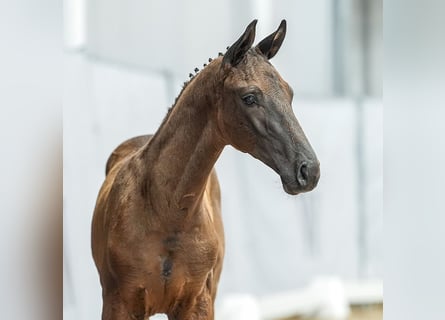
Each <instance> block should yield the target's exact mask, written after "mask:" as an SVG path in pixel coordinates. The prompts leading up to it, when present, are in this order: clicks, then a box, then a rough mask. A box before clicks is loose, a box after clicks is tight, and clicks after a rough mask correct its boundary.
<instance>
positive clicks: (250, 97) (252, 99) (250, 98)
mask: <svg viewBox="0 0 445 320" xmlns="http://www.w3.org/2000/svg"><path fill="white" fill-rule="evenodd" d="M243 101H244V103H245V104H247V105H251V104H254V103H255V96H254V95H253V94H248V95H247V96H245V97H243Z"/></svg>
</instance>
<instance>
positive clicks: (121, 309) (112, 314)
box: [102, 292, 145, 320]
mask: <svg viewBox="0 0 445 320" xmlns="http://www.w3.org/2000/svg"><path fill="white" fill-rule="evenodd" d="M128 307H129V306H128V304H126V303H125V301H124V300H123V299H122V297H121V296H120V294H119V292H114V293H108V294H104V296H103V307H102V320H144V318H145V312H144V310H143V309H142V310H137V311H136V312H135V310H129V308H128ZM130 309H133V308H130Z"/></svg>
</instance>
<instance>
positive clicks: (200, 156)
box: [141, 65, 224, 210]
mask: <svg viewBox="0 0 445 320" xmlns="http://www.w3.org/2000/svg"><path fill="white" fill-rule="evenodd" d="M206 69H208V70H206ZM206 69H204V70H203V71H202V72H201V73H200V74H198V75H197V76H196V78H195V79H193V80H192V81H191V82H190V83H189V84H188V85H187V87H186V88H185V89H184V91H183V92H182V93H181V95H180V96H179V98H178V100H177V101H176V104H175V106H174V107H173V109H172V110H171V112H170V114H169V115H168V117H167V119H166V120H165V121H164V123H163V124H162V125H161V127H160V128H159V129H158V131H157V132H156V134H155V135H154V136H153V138H152V141H150V143H149V144H148V145H147V146H145V148H144V149H143V150H142V152H141V155H142V157H143V158H144V159H143V161H142V163H144V164H145V165H146V169H145V170H144V171H145V172H147V179H146V180H145V181H144V182H143V183H147V187H148V190H149V192H150V193H151V196H154V197H156V199H158V200H157V201H156V202H157V203H158V205H161V207H162V208H159V209H165V206H168V207H169V209H181V210H193V208H194V207H195V206H196V204H197V203H198V202H199V201H200V200H201V199H202V195H203V193H204V190H205V186H206V183H207V179H208V177H209V175H210V173H211V171H212V169H213V166H214V164H215V162H216V160H217V159H218V157H219V155H220V153H221V151H222V150H223V148H224V143H223V140H222V139H221V138H220V137H221V135H220V134H219V132H218V129H217V127H218V126H217V124H216V120H215V119H216V104H217V103H218V98H217V97H216V95H215V86H214V84H215V81H214V75H215V74H216V72H214V71H216V70H211V69H212V68H211V67H210V65H209V66H208V67H207V68H206ZM212 71H213V72H212Z"/></svg>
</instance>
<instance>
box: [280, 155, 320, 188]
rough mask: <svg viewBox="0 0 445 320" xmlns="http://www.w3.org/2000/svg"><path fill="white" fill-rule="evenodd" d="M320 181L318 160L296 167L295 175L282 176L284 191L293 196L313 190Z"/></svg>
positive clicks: (300, 163)
mask: <svg viewBox="0 0 445 320" xmlns="http://www.w3.org/2000/svg"><path fill="white" fill-rule="evenodd" d="M319 179H320V163H319V162H318V160H315V161H301V162H299V163H298V164H297V165H296V166H295V173H294V174H293V175H286V176H281V182H282V184H283V189H284V191H286V192H287V193H288V194H291V195H297V194H299V193H303V192H308V191H311V190H313V189H314V188H315V187H316V186H317V184H318V180H319Z"/></svg>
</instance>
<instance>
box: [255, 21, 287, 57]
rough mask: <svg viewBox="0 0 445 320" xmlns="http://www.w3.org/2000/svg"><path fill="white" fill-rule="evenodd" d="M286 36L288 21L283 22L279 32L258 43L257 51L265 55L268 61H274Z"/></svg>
mask: <svg viewBox="0 0 445 320" xmlns="http://www.w3.org/2000/svg"><path fill="white" fill-rule="evenodd" d="M285 36H286V20H281V23H280V26H279V27H278V29H277V31H275V32H274V33H272V34H271V35H269V36H268V37H267V38H265V39H264V40H262V41H261V42H260V43H258V44H257V46H256V49H257V50H258V51H259V52H261V53H262V54H263V55H265V56H266V58H267V59H272V58H273V57H274V56H275V55H276V53H277V52H278V50H279V49H280V47H281V44H282V43H283V40H284V37H285Z"/></svg>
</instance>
